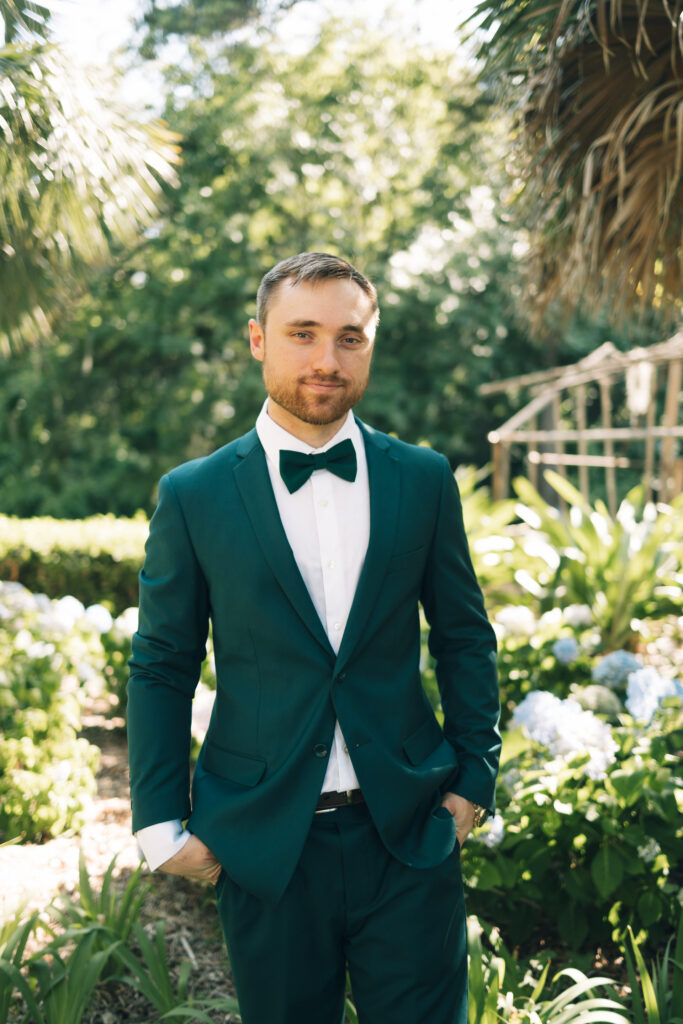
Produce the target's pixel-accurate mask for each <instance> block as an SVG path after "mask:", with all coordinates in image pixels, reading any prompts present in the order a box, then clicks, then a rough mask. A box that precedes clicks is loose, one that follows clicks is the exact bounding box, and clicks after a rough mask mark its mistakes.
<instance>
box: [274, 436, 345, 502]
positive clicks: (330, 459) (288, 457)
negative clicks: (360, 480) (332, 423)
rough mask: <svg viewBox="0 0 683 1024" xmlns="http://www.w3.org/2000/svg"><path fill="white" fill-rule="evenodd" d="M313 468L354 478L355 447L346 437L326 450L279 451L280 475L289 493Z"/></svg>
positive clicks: (300, 484) (304, 481)
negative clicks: (307, 451)
mask: <svg viewBox="0 0 683 1024" xmlns="http://www.w3.org/2000/svg"><path fill="white" fill-rule="evenodd" d="M314 469H329V471H330V473H334V474H335V476H339V477H341V478H342V480H349V481H351V480H355V479H356V469H357V466H356V449H355V448H354V447H353V441H351V439H350V438H347V439H346V441H340V442H339V444H335V445H333V446H332V447H331V448H328V449H327V451H326V452H317V453H316V454H315V455H306V454H305V452H292V451H287V450H283V451H281V452H280V476H281V477H282V479H283V480H284V482H285V485H286V487H287V490H288V491H289V493H290V494H294V492H295V491H298V490H299V488H300V487H302V486H303V485H304V484H305V483H306V481H307V480H308V478H309V476H310V475H311V473H312V472H313V470H314Z"/></svg>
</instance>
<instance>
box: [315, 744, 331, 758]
mask: <svg viewBox="0 0 683 1024" xmlns="http://www.w3.org/2000/svg"><path fill="white" fill-rule="evenodd" d="M313 753H314V754H315V756H316V757H327V755H328V754H329V750H328V749H327V747H326V746H325V745H324V744H323V743H316V745H315V746H314V747H313Z"/></svg>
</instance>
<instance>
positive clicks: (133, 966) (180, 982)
mask: <svg viewBox="0 0 683 1024" xmlns="http://www.w3.org/2000/svg"><path fill="white" fill-rule="evenodd" d="M165 928H166V926H165V924H164V922H163V921H159V922H158V923H157V925H156V928H155V929H154V941H152V939H151V938H150V937H149V936H148V935H147V933H146V932H145V929H144V928H143V927H142V926H141V925H139V924H137V923H136V924H134V925H133V935H134V937H135V941H136V944H137V947H138V949H139V951H140V953H139V955H140V959H138V957H137V956H136V955H135V954H134V953H133V952H132V951H131V950H130V949H129V948H128V947H126V946H122V947H119V949H118V950H117V955H118V957H119V959H120V961H121V963H122V965H123V966H124V967H126V968H127V969H128V972H127V973H126V974H124V975H122V976H121V978H120V980H121V981H123V982H125V983H126V984H127V985H131V986H132V987H133V988H135V989H137V990H138V991H139V992H142V994H143V995H144V996H145V998H146V999H148V1000H149V1002H150V1003H151V1004H152V1005H153V1006H154V1008H155V1009H156V1010H157V1011H158V1012H159V1013H160V1014H161V1017H160V1020H171V1019H172V1018H175V1017H188V1018H190V1019H193V1020H202V1021H208V1024H211V1018H210V1017H207V1016H206V1014H205V1013H204V1012H203V1010H208V1009H212V1008H214V1007H220V1008H221V1009H222V1010H224V1011H225V1012H229V1011H231V1010H238V1009H239V1007H238V1004H237V1000H235V999H228V998H224V999H219V1000H203V1001H201V1002H195V1001H194V1000H193V999H192V998H191V997H190V996H189V995H188V988H187V986H188V981H189V977H190V969H191V965H190V963H189V962H188V961H186V962H185V963H183V964H182V966H181V968H180V972H179V975H178V979H177V981H174V979H173V977H172V975H171V972H170V971H169V967H168V958H167V956H166V944H165Z"/></svg>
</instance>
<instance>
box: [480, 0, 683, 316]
mask: <svg viewBox="0 0 683 1024" xmlns="http://www.w3.org/2000/svg"><path fill="white" fill-rule="evenodd" d="M681 6H682V4H681V2H680V0H563V2H562V3H561V4H560V5H559V9H558V5H557V4H548V3H547V2H542V0H522V2H521V3H518V4H511V3H509V2H508V0H500V2H498V3H491V2H487V3H482V4H480V5H479V8H478V13H479V15H481V14H482V13H484V12H486V17H487V22H488V24H489V26H490V27H491V30H492V31H493V35H492V38H491V40H490V42H489V43H488V44H487V46H488V47H490V49H488V50H487V52H486V53H485V57H486V63H485V74H489V75H495V76H497V79H498V81H503V80H506V81H507V82H508V83H510V81H512V82H513V83H514V82H516V83H517V84H516V85H514V84H513V86H512V89H511V91H510V93H509V94H508V97H507V102H508V103H512V104H514V106H515V108H516V121H517V128H518V132H517V136H518V141H519V146H518V156H519V172H520V176H521V178H522V181H523V184H524V188H523V190H522V196H523V202H524V203H525V211H526V213H527V216H528V222H529V224H530V227H531V229H532V233H533V234H534V237H535V243H536V244H535V246H534V255H535V265H534V272H535V278H536V284H537V292H538V300H539V310H542V309H543V308H544V307H545V306H546V305H547V304H548V302H550V301H551V300H552V299H554V298H557V297H558V296H559V297H562V298H564V299H565V300H567V301H569V302H570V303H575V302H576V301H578V297H579V296H581V299H582V301H585V300H586V299H587V298H588V299H591V298H592V299H593V300H594V301H596V302H597V301H600V300H601V299H604V298H605V296H606V295H610V296H612V298H613V299H616V300H617V301H618V303H620V304H621V306H622V307H623V308H630V307H632V306H634V305H636V304H637V303H641V304H646V303H647V304H652V303H654V304H655V305H662V306H668V307H672V308H673V307H677V305H678V304H679V303H680V298H681V294H683V178H682V168H683V28H682V24H681V17H680V15H681ZM510 76H516V77H514V78H512V79H511V77H510Z"/></svg>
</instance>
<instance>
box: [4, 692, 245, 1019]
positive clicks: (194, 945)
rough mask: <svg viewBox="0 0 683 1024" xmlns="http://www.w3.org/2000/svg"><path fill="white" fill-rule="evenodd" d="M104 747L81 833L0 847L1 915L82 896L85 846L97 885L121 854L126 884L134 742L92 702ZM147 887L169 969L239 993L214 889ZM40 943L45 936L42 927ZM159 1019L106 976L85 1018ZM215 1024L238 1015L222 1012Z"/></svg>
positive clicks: (132, 852)
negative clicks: (161, 926)
mask: <svg viewBox="0 0 683 1024" xmlns="http://www.w3.org/2000/svg"><path fill="white" fill-rule="evenodd" d="M82 735H84V736H85V737H86V739H88V740H89V741H90V742H91V743H94V744H96V745H97V746H98V747H99V748H100V751H101V756H100V766H99V770H98V773H97V792H96V794H95V796H94V798H93V802H92V807H91V809H90V814H89V816H88V820H87V822H86V824H85V825H84V827H83V828H82V829H81V832H80V834H71V835H62V836H59V837H57V838H56V839H52V840H50V841H48V842H46V843H42V844H38V843H25V844H21V845H19V844H17V845H14V846H6V847H4V848H0V920H2V919H4V918H5V919H6V918H7V917H8V916H11V915H13V913H15V912H16V911H18V910H21V911H22V913H25V912H31V911H33V910H38V911H41V912H43V913H42V916H43V917H46V916H47V914H46V913H45V911H46V910H47V908H48V906H49V904H50V903H51V902H52V901H53V900H54V899H55V898H56V897H58V896H59V895H60V894H63V893H67V894H69V895H73V896H76V895H77V892H78V860H79V850H80V848H81V847H82V849H83V852H84V855H85V859H86V864H87V868H88V873H89V876H90V880H91V884H92V887H93V889H95V890H98V889H99V888H100V886H101V881H102V878H103V876H104V873H105V871H106V870H107V867H108V865H109V863H110V861H111V859H112V857H113V856H114V855H116V856H117V861H116V869H115V876H114V877H115V879H116V884H117V886H120V888H121V889H122V888H123V887H124V886H125V884H126V882H127V880H128V879H129V877H130V874H131V872H132V871H134V870H135V868H136V867H137V865H138V862H139V857H138V852H137V844H136V843H135V840H134V838H133V836H132V835H131V819H130V801H129V795H128V748H127V744H126V734H125V728H124V721H123V719H122V718H120V717H116V716H112V715H111V713H110V710H109V708H108V707H107V706H106V704H104V703H103V702H101V703H100V704H99V705H98V704H91V705H90V706H88V708H87V709H86V714H85V715H84V716H83V732H82ZM145 882H146V884H147V885H149V890H150V891H149V893H148V895H147V897H146V899H145V902H144V904H143V906H142V910H141V914H140V921H141V923H142V924H143V925H144V926H145V927H146V928H148V929H149V931H150V932H151V931H152V930H153V928H154V927H155V925H156V923H157V922H158V921H160V920H162V921H164V922H165V924H166V947H167V953H168V960H169V965H170V968H171V972H172V974H174V975H177V972H178V969H179V968H180V965H181V963H182V962H183V961H187V960H189V961H190V962H191V963H192V966H193V970H192V973H191V976H190V990H191V991H192V992H193V993H195V994H196V995H201V996H207V997H219V996H223V995H234V989H233V988H232V983H231V978H230V972H229V968H228V964H227V958H226V953H225V947H224V944H223V939H222V936H221V934H220V926H219V923H218V915H217V913H216V909H215V904H214V901H213V895H212V892H211V891H210V889H209V887H205V886H200V885H196V884H194V883H192V882H190V881H188V880H186V879H181V878H172V877H170V876H167V875H161V874H155V875H151V874H149V873H148V874H146V876H145ZM34 939H35V942H34V945H35V948H36V949H38V948H39V947H40V946H41V945H43V944H44V943H45V942H46V941H47V935H46V933H45V932H44V931H41V930H39V931H38V932H37V933H36V935H35V937H34ZM156 1019H157V1015H155V1013H154V1011H153V1010H152V1009H151V1007H150V1006H149V1004H148V1003H147V1002H146V1000H145V999H144V998H143V997H142V996H140V995H139V994H138V993H137V992H135V991H134V990H133V989H132V988H130V987H129V986H127V985H123V984H121V983H118V982H113V981H112V982H107V983H105V984H102V985H99V986H98V987H97V989H96V990H95V996H94V999H93V1001H92V1003H91V1005H90V1007H89V1008H88V1010H87V1012H86V1015H85V1017H84V1018H83V1024H128V1022H131V1024H132V1022H137V1024H142V1022H151V1021H153V1020H156ZM212 1019H213V1020H215V1022H216V1024H228V1022H231V1021H234V1020H235V1019H236V1018H234V1017H232V1016H230V1015H226V1014H225V1013H220V1012H217V1013H215V1014H213V1015H212Z"/></svg>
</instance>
